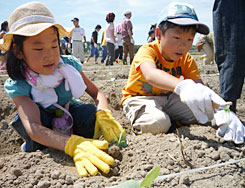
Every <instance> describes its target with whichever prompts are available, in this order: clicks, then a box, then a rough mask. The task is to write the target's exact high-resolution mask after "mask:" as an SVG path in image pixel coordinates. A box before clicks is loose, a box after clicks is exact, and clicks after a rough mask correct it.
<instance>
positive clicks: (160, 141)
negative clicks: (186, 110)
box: [0, 56, 245, 188]
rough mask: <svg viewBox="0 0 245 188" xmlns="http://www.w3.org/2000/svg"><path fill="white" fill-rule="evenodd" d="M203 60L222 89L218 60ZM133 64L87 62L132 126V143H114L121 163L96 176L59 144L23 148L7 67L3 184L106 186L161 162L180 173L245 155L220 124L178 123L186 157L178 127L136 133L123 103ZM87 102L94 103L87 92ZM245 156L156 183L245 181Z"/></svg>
mask: <svg viewBox="0 0 245 188" xmlns="http://www.w3.org/2000/svg"><path fill="white" fill-rule="evenodd" d="M195 58H196V59H197V64H198V67H199V70H200V73H201V77H202V79H203V81H204V83H205V84H206V85H208V86H209V87H210V88H212V89H213V90H214V91H215V92H217V93H219V76H218V74H217V73H218V71H217V67H216V65H206V66H202V64H201V60H200V59H199V57H198V56H196V57H195ZM129 69H130V65H122V64H114V65H113V66H104V65H97V64H95V63H94V62H92V60H91V61H90V62H89V63H87V64H85V65H83V71H84V72H85V74H86V75H87V76H88V77H89V78H90V79H91V80H93V82H94V83H95V84H96V85H97V86H98V87H99V88H100V89H101V90H102V91H103V92H104V93H105V94H106V96H107V99H108V101H109V105H110V109H111V110H112V113H113V116H114V117H115V118H116V119H117V120H118V121H119V122H120V123H121V125H122V126H123V127H124V128H125V129H126V133H127V138H128V141H129V145H128V147H126V148H118V147H117V146H115V145H113V146H111V147H110V148H109V149H108V151H107V152H108V153H109V154H110V155H112V156H113V157H114V158H115V164H114V165H113V167H112V168H111V171H110V173H109V174H108V175H105V174H102V173H99V174H98V175H97V176H95V177H80V176H79V175H78V174H77V172H76V168H75V167H74V164H73V160H72V158H71V157H69V156H67V155H65V154H64V152H62V151H57V150H54V149H49V148H48V149H44V150H41V151H40V150H38V151H36V152H32V153H24V152H21V151H20V146H21V144H22V143H23V140H22V138H21V137H20V136H19V135H17V134H16V133H15V132H14V131H13V130H12V128H10V126H9V125H10V122H11V121H12V120H13V118H14V116H15V114H16V108H15V105H14V104H13V102H12V100H11V99H10V98H9V97H8V95H7V94H6V93H5V91H4V88H3V83H4V81H5V80H6V79H7V74H6V72H4V71H2V72H1V73H0V92H1V95H0V120H1V124H0V188H9V187H21V188H23V187H24V188H32V187H35V188H46V187H58V188H59V187H68V188H69V187H70V188H72V187H77V188H78V187H79V188H83V187H84V188H85V187H86V188H87V187H91V188H102V187H110V186H114V185H118V184H120V183H122V182H125V181H127V180H142V179H143V178H144V177H145V176H146V174H147V173H148V172H149V171H150V170H151V169H153V168H154V167H156V166H160V167H161V171H160V174H159V175H161V176H162V175H167V174H172V173H178V172H182V171H185V170H189V169H191V168H199V167H208V166H211V165H215V164H220V163H224V162H228V161H232V160H236V159H240V158H243V157H245V156H244V155H245V152H244V151H245V146H244V144H241V145H235V144H233V143H232V142H225V141H224V140H222V139H218V138H217V137H216V136H215V132H216V130H217V127H216V126H214V125H211V124H210V125H206V126H201V125H191V126H188V127H187V126H185V127H180V128H179V129H178V131H179V134H180V137H182V138H183V139H182V142H183V145H184V155H185V158H186V161H187V162H185V161H184V160H183V157H182V155H181V150H180V145H179V138H178V135H177V132H176V130H175V131H174V132H173V133H169V134H158V135H152V134H144V135H140V136H132V135H131V134H130V124H129V121H128V120H127V119H126V118H125V116H124V114H123V111H122V107H121V102H120V101H121V97H122V94H121V89H122V87H123V86H124V85H125V84H126V82H127V77H128V73H129ZM244 89H245V87H244V88H243V92H242V96H241V99H239V100H238V105H237V115H238V116H239V117H240V119H241V120H243V121H244V120H245V105H244V103H245V95H244V93H245V92H244ZM81 100H82V101H83V102H84V103H93V100H92V99H91V98H90V97H89V96H88V95H87V94H85V95H84V96H82V97H81ZM244 166H245V162H239V163H235V164H230V165H225V166H222V167H215V168H212V169H207V170H203V171H199V172H195V173H189V174H185V175H178V176H175V177H171V178H165V179H159V180H157V181H154V182H153V183H152V187H181V188H182V187H191V188H194V187H198V188H200V187H227V188H228V187H229V188H230V187H238V188H239V187H245V168H244Z"/></svg>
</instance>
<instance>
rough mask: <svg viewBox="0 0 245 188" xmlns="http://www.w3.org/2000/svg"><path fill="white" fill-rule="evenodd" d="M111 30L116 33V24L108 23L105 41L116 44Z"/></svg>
mask: <svg viewBox="0 0 245 188" xmlns="http://www.w3.org/2000/svg"><path fill="white" fill-rule="evenodd" d="M111 30H112V32H113V33H114V24H113V22H111V23H108V24H107V26H106V28H105V40H106V42H110V43H113V44H114V40H113V38H112V35H111Z"/></svg>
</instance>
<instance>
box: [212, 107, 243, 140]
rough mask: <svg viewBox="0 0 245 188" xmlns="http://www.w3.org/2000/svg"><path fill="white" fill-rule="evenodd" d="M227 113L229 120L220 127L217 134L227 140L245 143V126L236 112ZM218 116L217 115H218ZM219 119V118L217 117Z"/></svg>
mask: <svg viewBox="0 0 245 188" xmlns="http://www.w3.org/2000/svg"><path fill="white" fill-rule="evenodd" d="M226 113H227V116H228V117H227V122H226V123H225V124H223V125H222V126H220V127H219V129H218V130H217V132H216V136H217V137H219V138H221V137H223V138H224V140H226V141H233V142H234V143H235V144H242V143H244V138H245V127H244V125H243V124H242V122H241V121H240V120H239V118H238V117H237V116H236V114H235V113H234V112H232V111H229V112H226ZM216 117H217V116H216ZM216 121H217V119H216Z"/></svg>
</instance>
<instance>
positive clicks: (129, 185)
mask: <svg viewBox="0 0 245 188" xmlns="http://www.w3.org/2000/svg"><path fill="white" fill-rule="evenodd" d="M159 173H160V166H157V167H155V168H153V169H152V170H151V171H150V172H149V173H148V174H147V175H146V177H145V178H144V179H143V181H142V182H140V181H135V180H129V181H126V182H124V183H121V184H119V185H117V186H114V187H112V188H141V187H148V188H150V187H151V184H152V182H153V181H154V180H155V179H156V178H157V177H158V175H159Z"/></svg>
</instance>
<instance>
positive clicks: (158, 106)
mask: <svg viewBox="0 0 245 188" xmlns="http://www.w3.org/2000/svg"><path fill="white" fill-rule="evenodd" d="M157 25H158V27H157V28H156V38H157V40H156V41H154V42H152V43H147V44H145V45H143V46H142V47H141V48H140V49H139V51H138V53H137V54H136V56H135V58H134V60H133V63H132V66H131V70H130V73H129V79H128V82H127V84H126V85H125V86H124V88H123V89H122V93H123V99H122V103H123V111H124V113H125V114H126V117H127V118H128V119H129V121H130V122H131V125H132V126H133V132H135V133H136V134H142V133H147V132H150V133H152V134H158V133H166V132H167V131H168V129H169V128H170V126H171V122H172V123H173V122H180V123H181V124H184V125H188V124H191V123H197V122H200V123H202V124H204V123H206V122H207V121H208V120H211V119H213V115H214V112H213V107H212V102H214V103H216V104H218V105H226V104H228V103H226V102H225V101H224V100H223V99H222V98H221V97H219V96H218V95H217V94H215V93H214V92H213V91H212V90H211V89H209V88H208V87H206V86H204V85H202V80H201V78H200V75H199V72H198V68H197V66H196V63H195V61H194V59H193V58H192V57H191V55H190V54H189V53H188V51H189V49H190V48H191V46H192V42H193V39H194V36H195V33H196V32H199V33H201V34H208V33H209V28H208V26H206V25H205V24H202V23H200V22H199V21H198V18H197V16H196V13H195V11H194V9H193V8H192V6H190V5H188V4H183V3H176V2H174V3H171V4H170V5H169V7H168V14H167V15H162V16H161V18H160V20H159V22H158V24H157ZM181 76H182V77H183V78H184V80H183V79H180V78H181Z"/></svg>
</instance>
